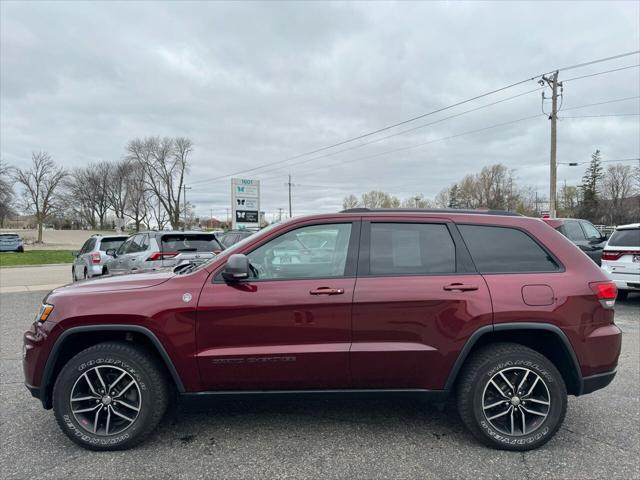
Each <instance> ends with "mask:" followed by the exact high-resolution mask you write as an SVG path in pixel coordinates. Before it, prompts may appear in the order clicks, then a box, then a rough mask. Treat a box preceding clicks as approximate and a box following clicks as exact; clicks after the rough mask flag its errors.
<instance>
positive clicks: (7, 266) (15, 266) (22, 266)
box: [0, 262, 73, 269]
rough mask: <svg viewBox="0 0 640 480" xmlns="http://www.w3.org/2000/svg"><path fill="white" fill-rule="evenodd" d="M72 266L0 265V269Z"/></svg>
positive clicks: (61, 265) (57, 264) (59, 264)
mask: <svg viewBox="0 0 640 480" xmlns="http://www.w3.org/2000/svg"><path fill="white" fill-rule="evenodd" d="M66 265H68V266H72V265H73V262H69V263H40V264H36V265H0V269H2V268H30V267H32V268H43V267H63V266H66Z"/></svg>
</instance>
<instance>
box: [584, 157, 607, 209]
mask: <svg viewBox="0 0 640 480" xmlns="http://www.w3.org/2000/svg"><path fill="white" fill-rule="evenodd" d="M602 176H603V172H602V159H601V158H600V150H596V151H595V152H593V154H592V155H591V162H590V163H589V166H588V167H587V170H586V171H585V172H584V176H583V177H582V185H581V186H580V189H581V190H582V206H581V208H580V216H581V217H582V218H585V219H587V220H589V221H592V222H595V221H596V220H597V218H596V217H597V215H598V205H599V196H598V186H599V185H600V182H601V181H602Z"/></svg>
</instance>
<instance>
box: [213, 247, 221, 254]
mask: <svg viewBox="0 0 640 480" xmlns="http://www.w3.org/2000/svg"><path fill="white" fill-rule="evenodd" d="M221 253H222V250H220V249H219V248H216V249H215V250H214V251H213V254H214V255H220V254H221Z"/></svg>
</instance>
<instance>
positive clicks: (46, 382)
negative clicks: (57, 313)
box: [40, 325, 185, 409]
mask: <svg viewBox="0 0 640 480" xmlns="http://www.w3.org/2000/svg"><path fill="white" fill-rule="evenodd" d="M114 340H115V341H118V340H119V341H126V342H133V343H135V344H137V345H142V346H143V347H144V348H145V349H146V350H147V351H148V352H149V353H150V354H151V355H154V356H155V357H156V358H157V359H158V360H161V365H163V366H164V368H165V370H166V373H167V374H168V375H169V376H170V377H171V379H172V380H173V383H174V386H175V388H176V390H177V391H178V392H179V393H184V392H185V388H184V384H183V383H182V379H181V378H180V375H179V374H178V371H177V370H176V368H175V366H174V364H173V361H172V360H171V357H170V356H169V354H168V353H167V351H166V350H165V348H164V346H163V345H162V343H161V342H160V340H158V337H156V335H155V334H154V333H153V332H152V331H151V330H149V329H148V328H146V327H143V326H140V325H87V326H81V327H73V328H69V329H68V330H65V331H63V332H62V333H61V334H60V336H59V337H58V338H57V339H56V342H55V344H54V345H53V348H52V349H51V353H50V354H49V356H48V358H47V363H46V365H45V368H44V372H43V375H42V380H41V382H40V385H41V388H40V401H41V402H42V405H43V406H44V408H46V409H50V408H51V407H52V398H51V393H52V391H53V385H54V383H55V381H56V378H57V376H58V374H59V373H60V371H61V370H62V368H63V367H64V365H65V364H66V363H67V362H68V361H69V360H70V359H71V358H72V357H73V356H74V355H76V354H77V353H79V352H81V351H82V350H84V349H85V348H88V347H90V346H92V345H96V344H98V343H103V342H106V341H114Z"/></svg>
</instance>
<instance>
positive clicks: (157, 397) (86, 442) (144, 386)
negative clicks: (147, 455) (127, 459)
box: [53, 342, 169, 450]
mask: <svg viewBox="0 0 640 480" xmlns="http://www.w3.org/2000/svg"><path fill="white" fill-rule="evenodd" d="M97 366H99V367H100V368H101V369H103V367H104V369H106V371H107V374H108V372H109V369H112V368H118V369H120V371H123V372H126V373H127V374H128V375H129V376H130V377H131V378H132V379H135V381H136V382H137V385H136V386H135V387H139V388H138V390H139V397H138V400H139V402H138V406H139V412H137V414H133V413H132V414H131V416H132V417H133V416H135V418H134V419H133V422H132V423H130V424H128V426H127V427H126V428H124V430H122V431H119V432H117V433H116V434H112V435H105V434H104V433H103V434H96V433H93V432H91V431H89V430H88V429H87V428H86V427H85V426H83V425H82V424H81V423H80V422H79V421H78V418H76V414H78V410H79V409H78V407H75V408H76V409H77V410H76V411H75V414H74V412H73V411H72V405H71V403H72V402H71V394H72V393H73V388H74V385H76V381H81V380H83V378H82V377H83V375H84V374H85V373H87V374H90V372H92V371H95V370H93V369H94V368H95V367H97ZM127 378H129V377H127ZM105 383H107V382H105ZM135 387H132V388H135ZM122 388H123V387H122ZM123 390H124V388H123ZM129 390H131V389H129ZM107 393H108V392H107ZM113 398H114V399H115V398H116V397H113ZM168 401H169V386H168V383H167V379H166V376H165V375H164V374H163V371H162V370H161V369H160V368H158V366H157V365H156V364H155V362H154V360H153V357H152V356H151V355H149V354H148V353H147V351H145V350H144V349H143V348H141V347H139V346H136V345H134V344H129V343H124V342H105V343H100V344H98V345H94V346H92V347H89V348H87V349H85V350H83V351H81V352H80V353H78V354H77V355H76V356H74V357H73V358H72V359H71V360H69V361H68V362H67V363H66V364H65V366H64V367H63V368H62V371H61V372H60V374H59V375H58V378H57V379H56V383H55V385H54V388H53V411H54V413H55V417H56V421H57V422H58V425H59V426H60V428H61V429H62V431H63V432H64V433H65V434H66V435H67V436H68V437H69V438H70V439H71V440H73V441H74V442H75V443H77V444H78V445H80V446H82V447H84V448H87V449H90V450H124V449H128V448H131V447H133V446H135V445H137V444H139V443H140V442H142V441H143V440H144V439H145V438H146V437H147V436H148V435H149V434H150V433H151V432H152V431H153V430H154V429H155V428H156V426H157V425H158V423H159V422H160V420H161V419H162V417H163V415H164V413H165V411H166V409H167V405H168ZM89 402H93V400H90V401H89ZM109 402H110V403H111V400H109ZM96 403H97V406H100V404H101V403H99V402H98V401H97V400H96ZM115 403H116V402H114V404H115ZM89 405H91V404H89ZM111 408H114V407H113V406H112V407H111ZM118 408H121V407H118ZM107 410H108V408H106V409H105V411H107ZM125 411H126V410H125ZM109 413H110V412H109ZM87 415H88V414H87ZM113 418H114V419H116V417H115V415H114V416H113ZM103 421H104V420H103ZM85 423H86V422H85Z"/></svg>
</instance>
